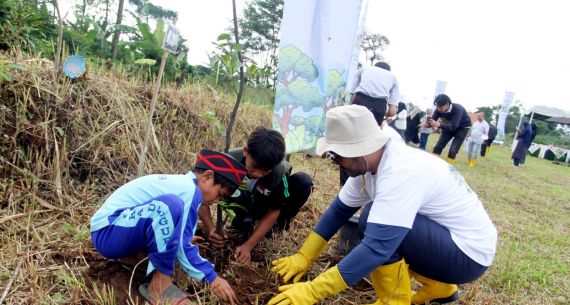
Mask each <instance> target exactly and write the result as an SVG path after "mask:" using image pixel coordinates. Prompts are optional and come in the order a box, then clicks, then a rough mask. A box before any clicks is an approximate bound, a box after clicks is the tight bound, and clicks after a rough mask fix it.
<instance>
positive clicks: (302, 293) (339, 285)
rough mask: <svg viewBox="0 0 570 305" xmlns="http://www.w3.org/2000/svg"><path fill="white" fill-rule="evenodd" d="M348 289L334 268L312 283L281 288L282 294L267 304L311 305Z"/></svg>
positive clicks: (336, 268) (335, 267)
mask: <svg viewBox="0 0 570 305" xmlns="http://www.w3.org/2000/svg"><path fill="white" fill-rule="evenodd" d="M346 288H347V286H346V283H345V282H344V279H343V278H342V276H341V275H340V272H339V271H338V267H337V266H334V267H332V268H330V269H329V270H327V271H325V272H324V273H323V274H321V275H319V276H317V277H316V278H315V279H314V280H312V281H309V282H302V283H297V284H291V285H285V286H281V287H279V291H280V292H281V293H280V294H278V295H276V296H275V297H274V298H272V299H271V300H269V303H267V304H268V305H311V304H315V303H316V302H317V301H319V300H320V299H324V298H326V297H328V296H331V295H333V294H337V293H339V292H341V291H343V290H345V289H346Z"/></svg>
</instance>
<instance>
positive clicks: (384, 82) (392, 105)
mask: <svg viewBox="0 0 570 305" xmlns="http://www.w3.org/2000/svg"><path fill="white" fill-rule="evenodd" d="M399 101H400V89H399V86H398V80H397V79H396V76H395V75H394V74H393V73H392V72H390V65H388V64H387V63H385V62H378V63H376V64H375V65H374V66H372V67H364V68H361V69H360V70H358V72H357V73H356V76H355V80H354V85H353V87H352V104H355V105H361V106H364V107H366V108H368V110H370V111H371V112H372V114H373V115H374V119H376V122H377V123H378V125H379V126H381V125H382V122H383V121H384V118H385V117H386V116H388V117H391V116H393V115H394V114H395V113H396V109H397V107H398V102H399Z"/></svg>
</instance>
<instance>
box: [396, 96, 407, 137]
mask: <svg viewBox="0 0 570 305" xmlns="http://www.w3.org/2000/svg"><path fill="white" fill-rule="evenodd" d="M407 117H408V110H407V109H406V104H405V103H404V102H399V103H398V112H397V113H396V116H395V118H394V128H396V131H398V133H399V134H400V136H402V139H404V141H406V135H405V133H406V126H407V122H406V119H407Z"/></svg>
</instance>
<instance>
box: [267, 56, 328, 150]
mask: <svg viewBox="0 0 570 305" xmlns="http://www.w3.org/2000/svg"><path fill="white" fill-rule="evenodd" d="M318 76H319V70H318V69H317V67H316V66H315V64H314V63H313V60H312V59H311V58H310V57H309V56H307V55H306V54H305V53H303V52H302V51H301V50H299V49H298V48H297V47H295V46H293V45H288V46H285V47H283V48H281V50H280V53H279V74H278V75H277V86H276V90H275V112H274V120H273V127H274V128H275V129H277V130H279V131H280V132H281V134H283V137H284V138H285V144H286V146H287V151H288V152H294V151H301V150H304V149H305V148H310V145H311V144H312V143H307V142H308V141H307V139H306V133H307V132H308V131H307V128H305V126H304V124H301V122H302V121H297V122H296V123H297V124H291V123H292V122H291V118H292V115H293V111H294V110H296V109H302V111H303V112H310V111H311V110H312V109H314V108H320V107H322V106H323V95H322V94H321V93H320V92H319V90H318V89H317V87H316V86H315V85H314V84H312V82H314V81H315V80H316V79H317V77H318ZM291 126H293V128H294V129H293V130H291V129H290V127H291ZM314 137H316V135H314V136H310V135H309V138H311V139H312V138H314ZM307 144H309V145H308V146H307Z"/></svg>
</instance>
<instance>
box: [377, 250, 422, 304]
mask: <svg viewBox="0 0 570 305" xmlns="http://www.w3.org/2000/svg"><path fill="white" fill-rule="evenodd" d="M370 279H371V280H372V286H373V287H374V291H376V296H377V297H378V300H377V301H376V302H375V303H373V304H369V305H386V304H389V305H409V304H410V302H411V300H412V286H411V284H410V274H409V273H408V264H406V262H405V261H404V260H403V259H402V260H401V261H399V262H396V263H393V264H390V265H385V266H380V267H378V268H376V269H375V270H374V271H372V272H371V273H370Z"/></svg>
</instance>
